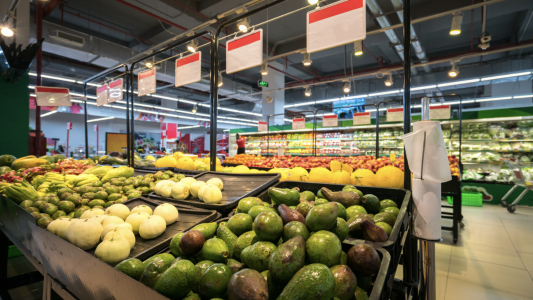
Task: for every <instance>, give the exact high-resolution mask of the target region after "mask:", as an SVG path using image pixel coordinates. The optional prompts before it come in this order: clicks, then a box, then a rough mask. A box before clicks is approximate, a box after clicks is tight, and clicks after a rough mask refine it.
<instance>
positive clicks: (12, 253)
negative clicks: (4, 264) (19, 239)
mask: <svg viewBox="0 0 533 300" xmlns="http://www.w3.org/2000/svg"><path fill="white" fill-rule="evenodd" d="M18 256H22V252H20V250H19V248H17V246H15V245H11V246H9V249H8V250H7V258H14V257H18Z"/></svg>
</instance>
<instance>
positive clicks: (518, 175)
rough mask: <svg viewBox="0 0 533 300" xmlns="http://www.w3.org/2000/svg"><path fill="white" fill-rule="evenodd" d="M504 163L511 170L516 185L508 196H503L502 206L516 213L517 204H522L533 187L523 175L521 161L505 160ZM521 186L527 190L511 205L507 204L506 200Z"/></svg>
mask: <svg viewBox="0 0 533 300" xmlns="http://www.w3.org/2000/svg"><path fill="white" fill-rule="evenodd" d="M504 162H505V164H506V165H507V167H508V168H509V171H510V172H511V175H512V176H513V182H514V184H515V185H514V186H513V187H512V188H511V189H510V190H509V191H508V192H507V194H505V196H503V198H502V202H501V205H502V206H503V207H507V211H509V212H510V213H514V212H515V210H516V204H518V202H520V200H521V199H522V198H524V196H525V195H526V194H527V192H529V191H531V190H533V185H532V183H531V182H530V181H527V180H526V177H525V176H524V173H522V165H521V164H520V162H519V161H513V160H504ZM519 186H520V187H523V188H525V190H524V191H523V192H522V193H520V195H519V196H518V198H516V200H515V201H514V202H513V203H511V204H509V203H507V201H505V199H507V197H509V196H510V195H511V194H512V193H513V192H514V190H516V188H517V187H519Z"/></svg>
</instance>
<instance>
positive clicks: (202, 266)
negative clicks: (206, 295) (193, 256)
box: [192, 260, 214, 293]
mask: <svg viewBox="0 0 533 300" xmlns="http://www.w3.org/2000/svg"><path fill="white" fill-rule="evenodd" d="M213 264H214V262H212V261H210V260H203V261H201V262H199V263H197V264H196V265H195V266H194V272H195V275H194V283H193V286H192V290H193V292H195V293H198V292H199V290H198V285H199V283H200V278H202V275H204V272H205V270H207V268H209V267H210V266H211V265H213Z"/></svg>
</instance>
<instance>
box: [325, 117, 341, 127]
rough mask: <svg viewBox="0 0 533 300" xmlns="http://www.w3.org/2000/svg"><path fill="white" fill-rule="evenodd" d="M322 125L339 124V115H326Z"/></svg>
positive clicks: (331, 125) (335, 125)
mask: <svg viewBox="0 0 533 300" xmlns="http://www.w3.org/2000/svg"><path fill="white" fill-rule="evenodd" d="M322 126H324V127H337V126H339V117H338V116H337V115H331V116H324V117H323V120H322Z"/></svg>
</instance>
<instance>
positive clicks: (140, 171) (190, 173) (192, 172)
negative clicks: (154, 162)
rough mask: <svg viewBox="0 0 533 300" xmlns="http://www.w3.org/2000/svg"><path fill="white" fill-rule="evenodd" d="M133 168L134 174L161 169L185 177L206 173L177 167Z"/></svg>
mask: <svg viewBox="0 0 533 300" xmlns="http://www.w3.org/2000/svg"><path fill="white" fill-rule="evenodd" d="M134 170H135V172H134V174H133V175H134V176H138V175H147V174H154V173H156V172H159V171H161V172H165V171H172V172H173V173H176V174H183V175H185V176H187V177H195V176H198V175H201V174H203V173H206V171H195V170H183V169H177V168H154V169H152V170H150V169H140V168H135V169H134Z"/></svg>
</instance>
